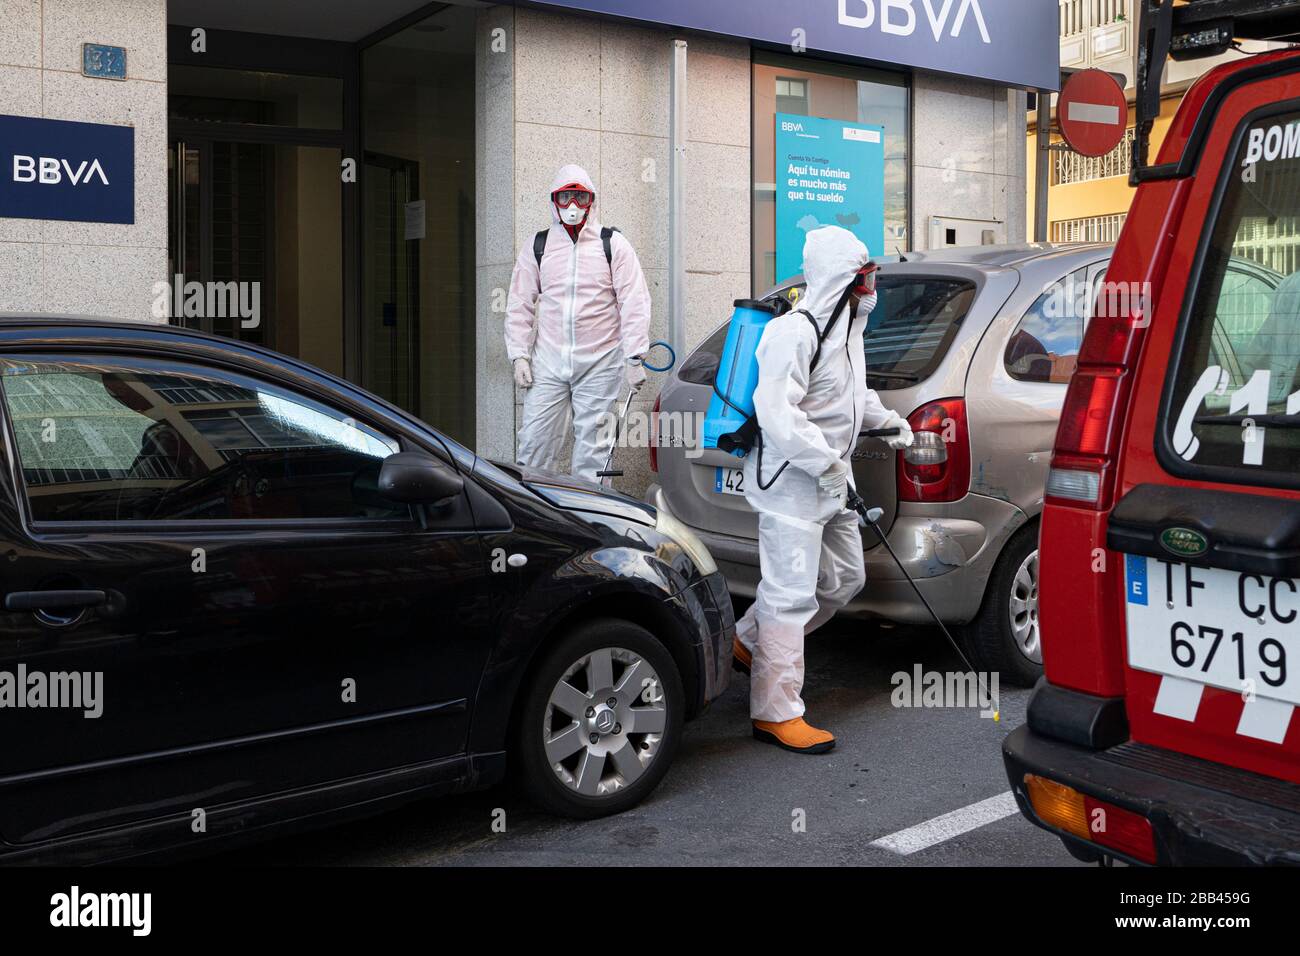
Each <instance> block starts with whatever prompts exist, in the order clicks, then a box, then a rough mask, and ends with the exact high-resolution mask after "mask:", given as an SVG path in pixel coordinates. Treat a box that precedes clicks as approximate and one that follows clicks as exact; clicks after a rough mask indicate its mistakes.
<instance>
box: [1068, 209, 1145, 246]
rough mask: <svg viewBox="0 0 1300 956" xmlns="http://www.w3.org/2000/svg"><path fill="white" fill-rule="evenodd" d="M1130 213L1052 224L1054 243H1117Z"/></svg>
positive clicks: (1089, 217)
mask: <svg viewBox="0 0 1300 956" xmlns="http://www.w3.org/2000/svg"><path fill="white" fill-rule="evenodd" d="M1126 219H1128V213H1126V212H1121V213H1116V214H1115V215H1113V216H1088V217H1086V218H1083V219H1061V220H1058V221H1056V222H1054V223H1052V242H1115V241H1117V240H1118V239H1119V234H1120V230H1121V229H1123V228H1124V221H1125V220H1126Z"/></svg>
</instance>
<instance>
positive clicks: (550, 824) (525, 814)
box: [212, 621, 1082, 866]
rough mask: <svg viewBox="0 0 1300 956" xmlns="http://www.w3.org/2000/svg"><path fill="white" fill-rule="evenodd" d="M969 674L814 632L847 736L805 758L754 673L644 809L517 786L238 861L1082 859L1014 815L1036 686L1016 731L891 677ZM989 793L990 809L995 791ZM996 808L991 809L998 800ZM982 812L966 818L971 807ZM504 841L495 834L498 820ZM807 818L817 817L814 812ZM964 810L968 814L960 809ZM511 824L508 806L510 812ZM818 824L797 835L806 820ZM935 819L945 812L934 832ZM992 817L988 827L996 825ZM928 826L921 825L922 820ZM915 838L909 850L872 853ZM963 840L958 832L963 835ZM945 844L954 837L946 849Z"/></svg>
mask: <svg viewBox="0 0 1300 956" xmlns="http://www.w3.org/2000/svg"><path fill="white" fill-rule="evenodd" d="M917 663H920V664H921V665H922V668H923V670H939V671H949V670H959V669H960V664H959V663H958V660H957V657H956V655H955V654H953V653H952V651H951V650H950V649H948V647H947V645H946V643H945V641H944V639H943V636H942V635H941V634H940V633H939V632H938V631H934V630H917V629H910V630H909V629H897V630H886V629H879V628H876V627H874V626H871V625H866V624H862V623H859V622H852V621H839V622H835V623H834V624H832V625H830V626H828V627H827V628H824V629H823V630H822V631H821V632H819V633H818V634H816V635H814V636H813V637H812V638H811V639H810V640H809V648H808V663H807V681H806V685H805V688H804V697H805V700H806V701H807V704H808V713H809V716H810V717H811V718H812V719H813V720H814V721H815V722H816V723H817V724H819V725H820V726H824V727H827V728H828V729H830V730H832V731H834V733H835V734H836V737H837V738H838V743H837V746H836V749H835V750H834V751H833V752H831V753H830V754H826V755H822V756H815V757H807V756H800V755H797V754H791V753H786V752H784V751H781V750H779V749H777V748H775V747H772V746H768V745H765V744H760V743H758V742H756V741H754V740H753V739H752V738H751V737H750V734H749V722H748V695H749V681H748V679H747V678H746V677H744V676H743V675H741V674H735V675H733V677H734V679H733V681H732V684H731V687H730V688H729V689H728V691H727V693H726V694H724V695H723V696H722V698H720V699H719V700H717V701H715V702H714V704H713V706H712V707H711V708H710V710H709V711H708V712H707V713H706V714H705V715H704V716H702V717H701V718H700V719H698V720H696V721H695V722H693V723H691V724H689V725H687V728H686V732H685V736H684V739H683V741H682V746H681V749H680V751H679V752H678V755H677V760H676V762H675V764H674V766H673V768H672V770H671V772H670V773H669V774H668V776H667V778H666V779H665V780H664V782H663V783H662V784H661V785H660V786H659V788H658V790H657V791H656V792H655V793H654V794H652V795H651V797H650V798H649V799H648V800H647V801H646V802H645V803H643V804H642V805H641V806H639V807H637V808H636V809H634V810H632V811H630V812H628V813H625V814H622V815H620V816H616V817H609V818H605V819H602V820H596V821H591V822H586V823H575V822H573V821H569V820H560V819H556V818H553V817H549V816H547V815H545V814H542V813H540V812H539V811H537V810H534V809H533V808H532V807H531V806H529V805H528V803H527V802H526V801H525V800H524V799H523V798H522V797H521V796H519V795H518V794H516V793H515V792H513V791H512V790H511V789H510V788H508V787H498V788H496V789H493V790H489V791H485V792H482V793H475V794H468V795H463V796H457V797H449V798H443V799H433V800H426V801H422V802H420V803H416V804H412V805H410V806H408V807H405V808H402V809H400V810H397V811H394V812H391V813H388V814H386V815H384V816H381V817H376V818H373V819H369V820H364V821H360V822H356V823H351V824H345V825H342V826H337V827H333V828H330V829H327V830H321V831H317V832H314V833H310V834H304V835H300V836H295V837H291V838H285V839H281V840H277V841H274V842H270V843H265V844H261V845H259V846H256V847H252V848H249V849H246V850H241V851H239V852H235V853H230V854H226V855H224V856H222V857H219V858H217V859H216V860H214V861H212V862H215V863H218V864H223V863H224V864H227V865H326V866H329V865H366V866H449V865H450V866H510V865H527V866H618V865H640V866H646V865H667V866H678V865H704V866H708V865H726V866H770V865H787V866H804V865H820V866H825V865H861V866H990V865H996V866H1018V865H1037V866H1080V865H1082V864H1080V863H1077V862H1076V861H1075V860H1074V859H1073V858H1072V857H1070V856H1069V855H1068V854H1067V853H1066V852H1065V850H1064V848H1063V847H1062V846H1061V844H1060V842H1059V841H1058V840H1057V839H1056V838H1055V837H1053V836H1051V835H1049V834H1047V833H1045V832H1043V831H1042V830H1039V829H1038V828H1036V827H1034V826H1031V825H1030V824H1029V823H1027V822H1026V821H1024V820H1023V819H1022V818H1021V817H1020V815H1019V814H1018V813H1017V814H1013V815H1010V816H1005V815H1004V814H1005V813H1006V812H1007V811H1006V808H1007V806H1008V803H1007V801H1008V800H1009V796H1007V791H1008V787H1007V781H1006V776H1005V773H1004V771H1003V768H1002V759H1001V754H1000V750H999V747H1000V744H1001V740H1002V738H1003V736H1005V735H1006V734H1007V733H1009V732H1010V731H1011V730H1012V729H1014V728H1015V727H1017V726H1019V725H1020V724H1021V723H1022V722H1023V721H1024V716H1025V705H1026V703H1027V701H1028V698H1029V691H1027V690H1019V689H1014V688H1006V687H1004V688H1002V689H1001V721H1000V722H998V723H995V722H994V721H992V720H989V719H982V718H981V717H980V716H979V715H978V711H977V710H973V709H955V708H954V709H934V708H930V709H910V708H897V707H894V706H893V705H892V704H891V701H890V695H891V691H892V690H893V686H892V684H891V682H890V677H891V675H892V674H894V673H896V672H899V671H905V672H909V673H910V672H911V671H912V669H913V667H914V665H916V664H917ZM991 798H992V799H991ZM986 801H987V802H986ZM972 805H976V806H974V808H973V809H965V808H971V807H972ZM498 809H503V810H504V811H505V814H506V816H505V822H506V828H505V832H502V833H494V832H493V830H492V825H491V824H492V819H493V814H494V811H497V810H498ZM799 811H802V814H801V815H800V814H799ZM954 811H961V812H958V813H956V814H954V815H953V816H945V815H948V814H952V813H953V812H954ZM498 816H499V814H498ZM797 817H799V818H801V819H802V820H804V821H805V822H806V827H805V829H804V830H803V832H796V828H795V826H794V823H795V820H796V818H797ZM936 818H942V819H939V820H938V821H937V822H935V821H936ZM986 819H987V820H991V821H992V822H987V823H985V824H984V825H977V824H979V823H980V822H981V821H983V820H986ZM918 826H920V830H919V831H918V830H911V829H910V828H913V827H918ZM900 831H908V833H907V835H906V836H904V837H902V838H895V840H894V841H893V842H894V843H895V844H902V845H903V848H905V849H909V848H912V847H914V846H916V845H922V846H923V848H921V849H916V850H915V851H914V852H910V853H900V852H895V851H891V850H890V849H886V848H884V847H880V846H873V845H872V843H873V841H876V840H878V839H881V838H885V837H889V836H891V835H894V834H897V833H899V832H900ZM950 834H953V835H951V836H949V835H950ZM945 837H948V838H946V839H945Z"/></svg>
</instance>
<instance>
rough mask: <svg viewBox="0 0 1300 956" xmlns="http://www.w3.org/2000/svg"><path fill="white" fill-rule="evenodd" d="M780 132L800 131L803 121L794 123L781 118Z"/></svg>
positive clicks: (801, 130)
mask: <svg viewBox="0 0 1300 956" xmlns="http://www.w3.org/2000/svg"><path fill="white" fill-rule="evenodd" d="M781 132H783V133H802V132H803V123H794V122H791V121H790V120H781Z"/></svg>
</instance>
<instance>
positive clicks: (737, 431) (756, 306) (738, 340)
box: [703, 299, 788, 458]
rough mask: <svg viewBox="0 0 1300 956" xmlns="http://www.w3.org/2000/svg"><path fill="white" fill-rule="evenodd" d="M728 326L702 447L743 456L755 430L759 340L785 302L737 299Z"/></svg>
mask: <svg viewBox="0 0 1300 956" xmlns="http://www.w3.org/2000/svg"><path fill="white" fill-rule="evenodd" d="M734 304H735V312H733V313H732V315H731V323H730V325H729V326H728V327H727V341H726V344H725V345H724V346H723V349H722V359H721V360H720V361H719V362H718V377H717V380H716V381H715V382H714V385H713V401H711V402H710V403H709V411H708V415H707V416H706V417H705V419H704V433H703V438H704V447H705V448H717V449H720V450H722V451H725V452H728V453H729V454H732V455H735V456H736V457H738V458H743V457H744V456H745V454H746V453H747V452H748V451H749V449H750V448H751V447H752V446H753V444H754V440H755V438H756V437H757V433H758V420H757V419H756V418H755V417H754V388H755V386H757V385H758V354H757V353H758V342H759V339H761V338H762V337H763V330H764V329H766V328H767V323H769V322H771V321H772V320H773V319H774V318H776V317H777V316H778V315H780V314H781V313H782V312H783V311H784V310H785V308H788V305H787V304H786V303H785V301H784V300H782V299H778V300H777V301H775V302H772V301H769V302H760V301H758V300H756V299H737V300H736V301H735V303H734Z"/></svg>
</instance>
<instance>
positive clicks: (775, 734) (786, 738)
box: [754, 717, 835, 754]
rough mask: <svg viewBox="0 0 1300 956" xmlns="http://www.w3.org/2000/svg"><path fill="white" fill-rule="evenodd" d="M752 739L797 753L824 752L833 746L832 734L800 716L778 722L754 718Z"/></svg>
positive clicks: (833, 736)
mask: <svg viewBox="0 0 1300 956" xmlns="http://www.w3.org/2000/svg"><path fill="white" fill-rule="evenodd" d="M754 739H755V740H761V741H763V743H765V744H776V745H777V746H778V747H780V748H782V749H783V750H789V751H792V752H794V753H797V754H824V753H826V751H828V750H830V749H831V748H832V747H834V746H835V735H834V734H832V733H830V732H829V731H826V730H818V729H817V728H816V727H813V726H810V725H809V724H808V722H807V721H805V720H804V719H803V718H802V717H796V718H795V719H794V720H783V721H781V723H779V724H774V723H770V722H769V721H766V720H756V721H754Z"/></svg>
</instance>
